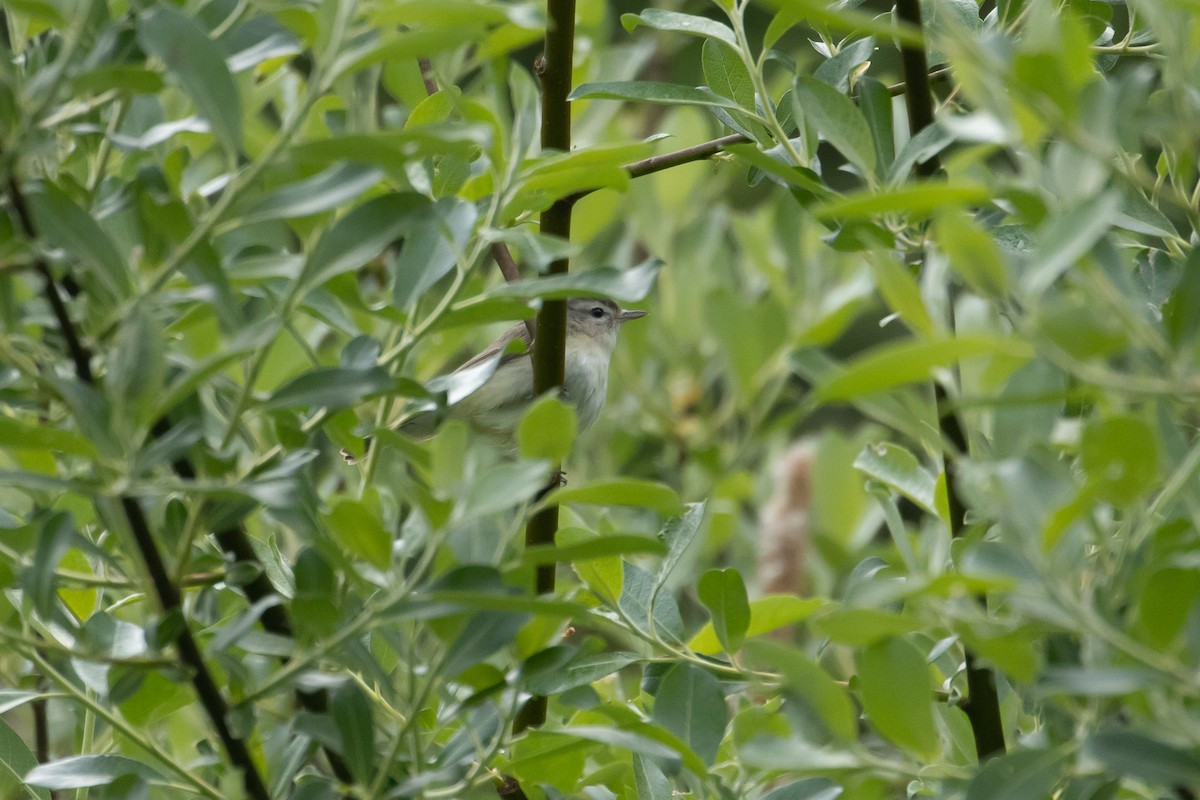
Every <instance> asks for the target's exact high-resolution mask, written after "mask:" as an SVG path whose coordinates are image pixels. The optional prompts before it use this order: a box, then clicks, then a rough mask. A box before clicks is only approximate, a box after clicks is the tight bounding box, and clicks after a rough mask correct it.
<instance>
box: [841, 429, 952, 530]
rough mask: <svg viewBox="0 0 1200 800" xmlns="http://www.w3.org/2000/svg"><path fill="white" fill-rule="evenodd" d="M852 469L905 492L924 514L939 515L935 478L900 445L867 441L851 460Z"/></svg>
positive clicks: (897, 490) (902, 493)
mask: <svg viewBox="0 0 1200 800" xmlns="http://www.w3.org/2000/svg"><path fill="white" fill-rule="evenodd" d="M854 468H855V469H857V470H859V471H860V472H862V473H864V474H865V475H867V476H868V477H870V478H872V479H874V480H877V481H879V482H880V483H882V484H884V485H885V486H887V487H889V488H891V489H894V490H895V491H896V492H897V493H899V494H901V495H904V496H905V497H907V498H908V499H909V500H912V501H913V502H914V503H916V504H917V505H919V506H920V507H921V508H922V509H923V510H924V511H925V512H926V513H928V514H931V515H933V516H935V517H936V516H937V515H938V514H937V507H936V500H935V492H936V487H937V477H936V476H934V475H931V474H930V473H929V472H928V471H926V470H925V468H924V467H922V466H921V463H920V462H919V461H917V457H916V456H914V455H913V454H912V453H910V452H909V451H908V450H905V449H904V448H903V447H901V446H900V445H896V444H890V443H888V442H882V443H879V444H869V445H867V446H866V447H864V448H863V449H862V452H860V453H859V454H858V458H856V459H854Z"/></svg>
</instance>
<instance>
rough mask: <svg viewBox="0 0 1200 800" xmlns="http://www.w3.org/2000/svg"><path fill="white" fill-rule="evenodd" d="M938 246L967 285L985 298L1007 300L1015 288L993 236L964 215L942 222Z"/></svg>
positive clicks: (945, 217)
mask: <svg viewBox="0 0 1200 800" xmlns="http://www.w3.org/2000/svg"><path fill="white" fill-rule="evenodd" d="M938 234H939V236H938V244H939V245H940V246H941V248H942V250H943V251H944V252H945V253H946V255H947V256H949V257H950V266H951V267H952V268H953V269H954V271H955V272H957V273H958V274H959V275H961V276H962V278H963V280H964V281H966V282H967V285H968V286H970V287H971V288H972V289H974V290H975V291H976V292H978V293H979V294H981V295H982V296H984V297H997V296H1003V295H1004V294H1005V293H1006V292H1007V291H1008V290H1009V286H1010V284H1011V280H1010V278H1009V275H1008V273H1009V268H1008V264H1007V262H1006V261H1005V259H1004V254H1003V253H1002V252H1001V250H1000V248H999V247H997V246H996V242H995V241H994V240H993V239H992V237H991V236H988V235H987V234H986V233H984V232H983V231H981V230H980V229H979V228H977V227H976V226H975V224H974V223H973V222H972V221H971V219H970V218H969V217H968V216H967V215H965V214H962V213H947V214H944V215H942V216H941V217H940V218H939V219H938Z"/></svg>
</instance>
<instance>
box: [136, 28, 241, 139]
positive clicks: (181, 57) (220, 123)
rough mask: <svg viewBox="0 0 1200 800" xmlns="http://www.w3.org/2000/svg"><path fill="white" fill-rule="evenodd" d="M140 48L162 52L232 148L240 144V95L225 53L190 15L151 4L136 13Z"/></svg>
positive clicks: (173, 74)
mask: <svg viewBox="0 0 1200 800" xmlns="http://www.w3.org/2000/svg"><path fill="white" fill-rule="evenodd" d="M138 41H139V42H140V44H141V45H142V48H143V49H144V50H145V51H146V52H147V53H150V54H152V55H155V56H157V57H158V58H161V59H162V60H163V61H164V62H166V65H167V72H168V74H170V75H171V77H172V78H174V79H175V81H177V82H178V83H179V85H180V86H181V87H182V89H183V91H184V92H185V93H186V94H187V95H188V97H189V98H190V99H191V101H192V103H193V104H194V105H195V106H196V110H197V111H198V112H199V113H200V116H202V117H204V118H205V119H206V120H208V124H209V125H211V126H212V129H213V132H214V133H215V134H216V136H217V138H218V139H220V140H221V143H222V144H223V145H224V146H225V147H226V148H227V149H228V150H230V151H231V152H240V151H241V149H242V101H241V95H240V94H239V93H238V88H237V84H235V83H234V81H233V76H232V75H231V74H230V73H229V67H228V66H227V65H226V63H225V54H224V53H223V52H221V48H220V47H219V46H218V45H217V43H216V42H214V41H213V40H212V39H210V38H209V35H208V32H207V31H205V30H204V28H203V27H201V26H200V23H199V22H197V21H196V19H195V18H194V17H191V16H188V15H187V14H184V13H183V12H181V11H179V10H177V9H176V8H175V7H174V6H171V5H155V6H153V7H152V8H150V9H149V10H147V11H143V12H142V13H141V14H140V16H139V19H138Z"/></svg>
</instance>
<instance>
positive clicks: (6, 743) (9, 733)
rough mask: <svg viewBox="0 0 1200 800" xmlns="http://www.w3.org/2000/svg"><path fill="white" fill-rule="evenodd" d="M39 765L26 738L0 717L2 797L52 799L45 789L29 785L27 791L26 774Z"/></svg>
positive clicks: (0, 790)
mask: <svg viewBox="0 0 1200 800" xmlns="http://www.w3.org/2000/svg"><path fill="white" fill-rule="evenodd" d="M36 766H37V759H36V758H35V757H34V755H33V753H32V752H30V750H29V746H28V745H26V744H25V742H24V740H23V739H21V737H20V736H19V735H18V734H17V732H16V731H14V730H13V729H12V728H10V727H8V723H6V722H5V721H4V720H3V719H0V797H6V798H7V797H11V798H14V800H15V798H19V797H28V796H32V797H35V798H37V800H50V793H49V792H47V791H46V790H45V789H41V788H34V787H33V786H32V785H30V786H28V788H27V791H26V792H24V793H23V792H22V791H21V789H22V788H24V787H26V782H25V780H24V778H25V774H26V773H28V772H29V771H30V770H32V769H34V768H35V767H36Z"/></svg>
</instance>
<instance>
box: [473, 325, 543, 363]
mask: <svg viewBox="0 0 1200 800" xmlns="http://www.w3.org/2000/svg"><path fill="white" fill-rule="evenodd" d="M514 339H520V340H521V341H523V342H524V343H525V352H524V353H504V355H503V356H501V357H500V364H499V366H504V365H505V364H507V363H508V362H510V361H514V360H516V359H518V358H525V357H526V356H528V355H529V351H530V350H531V349H532V347H533V339H531V338H530V336H529V329H528V328H526V327H525V323H524V322H518V323H517V324H516V325H513V326H512V327H511V328H509V329H508V330H506V331H505V332H504V333H502V334H500V335H499V336H498V337H496V341H494V342H492V343H491V344H489V345H488V346H487V347H485V348H484V349H483V351H482V352H480V353H478V354H476V355H475V356H474V357H473V358H471V359H470V360H469V361H467V362H466V363H465V364H462V365H460V366H459V367H458V369H456V370H454V371H455V372H462V371H463V370H464V369H468V368H470V367H473V366H475V365H476V364H482V363H483V362H484V361H487V360H488V359H489V358H491V357H493V356H494V355H496V354H497V353H500V352H503V351H504V348H506V347H508V343H509V342H511V341H512V340H514Z"/></svg>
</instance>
